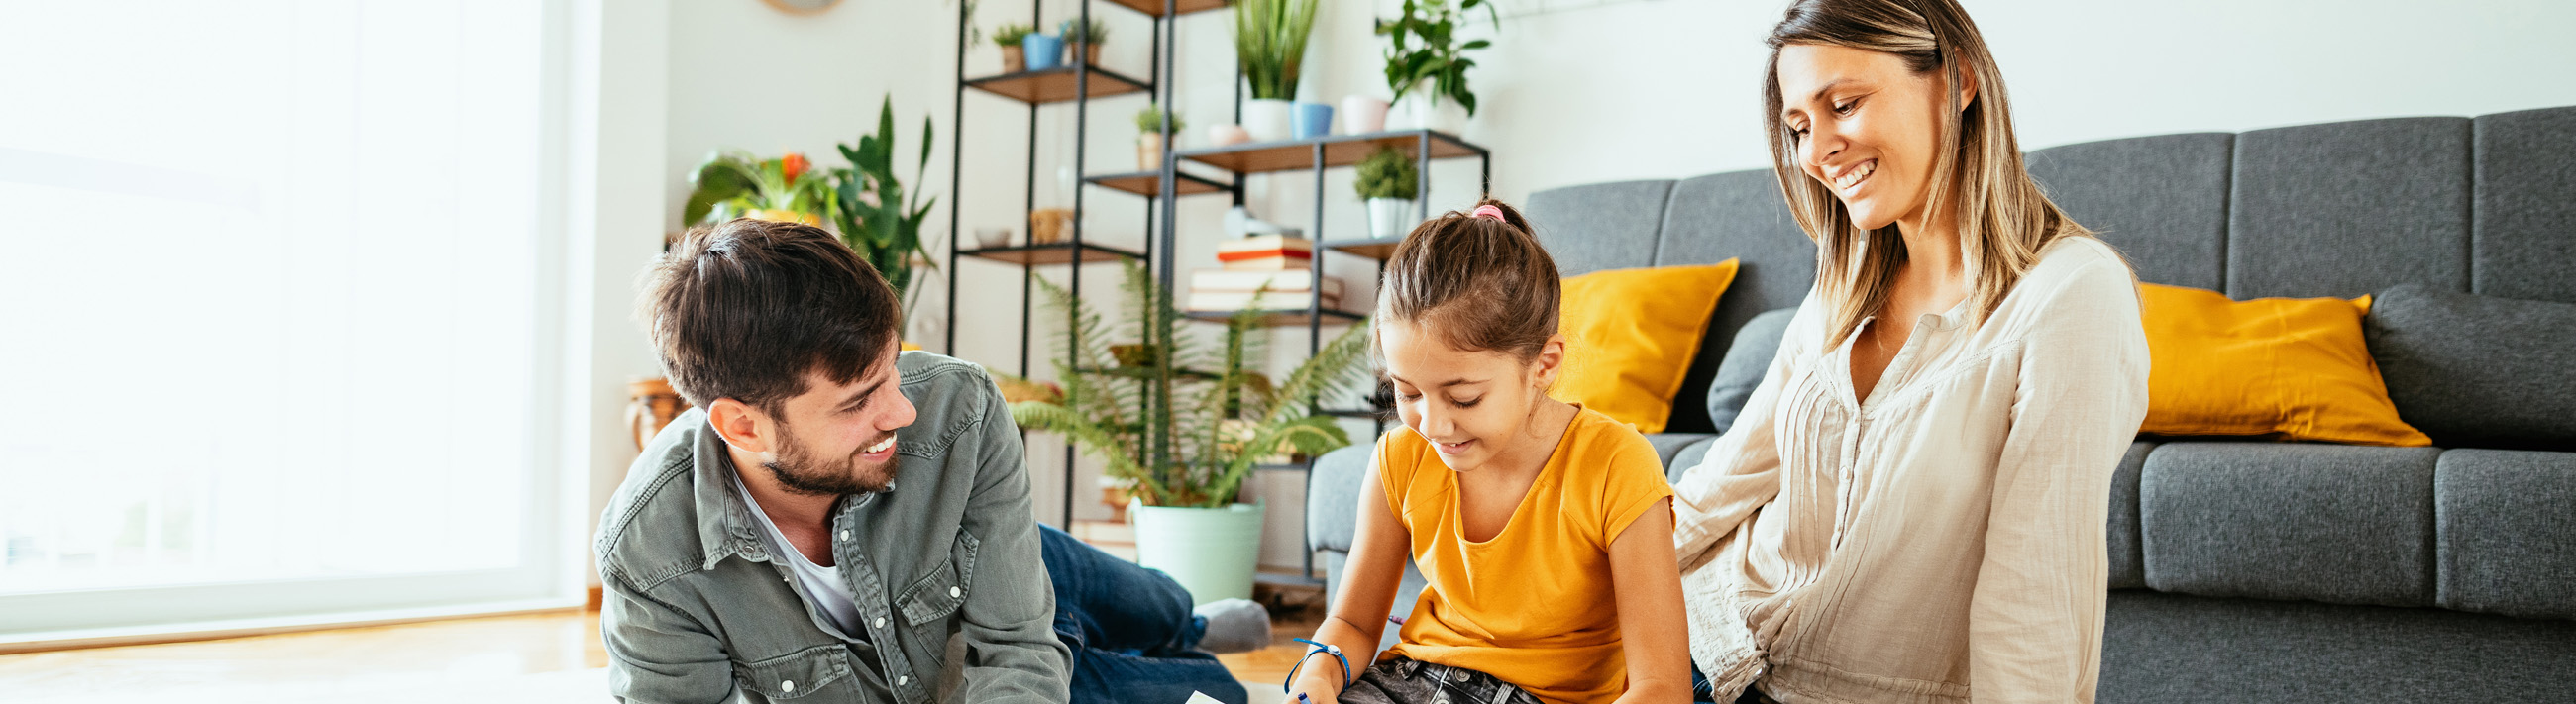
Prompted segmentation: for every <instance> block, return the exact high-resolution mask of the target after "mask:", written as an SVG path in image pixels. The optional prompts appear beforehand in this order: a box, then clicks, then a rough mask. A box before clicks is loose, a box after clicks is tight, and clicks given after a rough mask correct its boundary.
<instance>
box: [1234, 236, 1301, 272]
mask: <svg viewBox="0 0 2576 704" xmlns="http://www.w3.org/2000/svg"><path fill="white" fill-rule="evenodd" d="M1216 261H1217V263H1218V264H1222V265H1224V266H1225V270H1226V271H1304V270H1305V269H1306V267H1308V266H1311V265H1313V264H1314V261H1315V243H1314V242H1312V241H1308V240H1307V239H1306V238H1304V237H1298V236H1295V235H1252V236H1249V237H1242V238H1237V239H1232V240H1227V241H1226V242H1225V243H1223V244H1219V245H1217V246H1216Z"/></svg>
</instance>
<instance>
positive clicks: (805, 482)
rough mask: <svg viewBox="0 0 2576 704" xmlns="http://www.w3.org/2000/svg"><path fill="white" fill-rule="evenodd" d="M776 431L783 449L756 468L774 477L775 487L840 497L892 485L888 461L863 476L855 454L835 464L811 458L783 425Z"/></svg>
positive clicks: (873, 490)
mask: <svg viewBox="0 0 2576 704" xmlns="http://www.w3.org/2000/svg"><path fill="white" fill-rule="evenodd" d="M779 431H780V434H781V437H780V439H781V440H785V441H786V442H784V443H781V444H782V445H784V446H785V447H784V448H783V449H781V450H780V451H779V453H778V454H777V455H776V456H775V457H773V458H771V459H770V460H769V461H767V462H762V463H760V466H761V467H762V468H764V469H768V470H769V475H770V476H773V477H777V478H778V483H779V485H781V486H785V487H787V490H788V491H792V492H796V493H799V494H805V495H808V496H840V495H843V494H871V493H876V492H880V491H885V490H886V489H887V488H888V487H891V486H893V485H894V462H892V461H888V462H886V468H885V471H884V472H883V473H879V474H877V475H876V476H865V475H867V474H869V473H867V472H863V471H861V470H860V469H859V456H858V455H857V454H856V453H852V454H850V455H849V456H846V457H842V458H840V460H839V461H838V462H834V461H831V460H828V459H824V458H819V457H815V456H813V455H811V454H808V453H807V452H806V450H805V443H802V442H797V440H796V435H795V434H794V433H791V432H787V427H786V425H785V424H780V426H779Z"/></svg>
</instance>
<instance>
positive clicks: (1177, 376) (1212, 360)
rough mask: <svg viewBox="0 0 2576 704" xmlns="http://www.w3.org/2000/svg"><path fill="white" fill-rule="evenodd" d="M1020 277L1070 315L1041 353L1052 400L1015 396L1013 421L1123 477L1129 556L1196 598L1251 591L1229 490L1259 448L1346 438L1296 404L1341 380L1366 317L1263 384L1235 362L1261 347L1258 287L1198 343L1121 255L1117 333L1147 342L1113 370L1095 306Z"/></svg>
mask: <svg viewBox="0 0 2576 704" xmlns="http://www.w3.org/2000/svg"><path fill="white" fill-rule="evenodd" d="M1031 281H1032V282H1033V283H1034V284H1035V285H1036V286H1038V287H1039V288H1041V289H1043V290H1044V291H1045V292H1046V297H1047V301H1048V306H1049V307H1050V308H1051V309H1052V310H1054V311H1056V312H1058V313H1063V314H1066V315H1067V319H1068V320H1069V321H1071V326H1072V330H1071V333H1072V334H1071V335H1069V336H1068V338H1069V339H1068V338H1059V341H1058V342H1057V351H1058V355H1059V356H1058V358H1057V359H1056V360H1054V362H1053V363H1054V365H1055V370H1056V375H1057V378H1058V379H1059V380H1061V381H1062V382H1063V388H1064V396H1063V398H1062V400H1059V401H1052V402H1050V401H1022V402H1019V403H1013V404H1011V418H1012V420H1015V421H1017V422H1018V423H1019V424H1020V426H1021V427H1024V428H1030V429H1036V430H1046V431H1050V432H1055V433H1060V434H1063V435H1064V436H1066V437H1067V438H1069V439H1071V440H1072V441H1073V443H1074V444H1075V445H1077V446H1080V447H1081V448H1082V449H1083V450H1084V451H1085V452H1086V453H1088V454H1090V455H1092V456H1095V457H1099V458H1101V459H1102V460H1105V461H1106V462H1108V471H1107V476H1108V477H1109V478H1111V479H1113V480H1119V481H1123V482H1129V483H1131V484H1130V486H1129V488H1128V489H1127V490H1128V491H1129V492H1130V494H1131V495H1132V496H1133V497H1134V501H1135V503H1136V506H1135V507H1134V508H1133V509H1131V510H1130V515H1133V516H1134V517H1135V522H1136V548H1137V553H1138V560H1137V562H1138V563H1139V564H1142V565H1144V566H1146V567H1152V568H1156V569H1160V570H1163V571H1164V572H1166V573H1169V574H1170V575H1171V576H1172V578H1173V579H1174V580H1175V581H1178V582H1180V583H1181V586H1182V587H1183V588H1185V589H1188V590H1189V592H1190V595H1191V596H1192V597H1193V599H1194V600H1195V601H1197V602H1199V603H1206V602H1209V601H1213V600H1217V599H1226V598H1242V597H1246V596H1249V595H1250V594H1251V593H1252V572H1253V567H1254V563H1255V561H1256V556H1257V555H1258V553H1259V548H1260V538H1261V514H1262V509H1261V507H1259V506H1254V505H1248V504H1243V503H1238V502H1237V501H1236V498H1237V495H1238V494H1239V493H1240V492H1241V490H1242V487H1243V482H1244V480H1245V479H1246V478H1247V477H1249V476H1251V474H1252V472H1253V466H1254V465H1255V464H1256V463H1259V462H1261V461H1262V460H1263V459H1264V458H1267V457H1271V456H1274V455H1277V454H1281V453H1282V451H1283V450H1285V451H1289V452H1295V453H1298V454H1303V455H1307V456H1315V455H1320V454H1323V453H1325V452H1329V451H1332V450H1334V449H1336V448H1340V447H1342V446H1345V445H1349V444H1350V436H1349V435H1348V434H1347V433H1345V432H1343V430H1342V428H1341V426H1340V425H1337V424H1335V423H1334V422H1333V419H1332V418H1331V417H1328V416H1321V415H1312V414H1309V413H1308V412H1307V409H1308V407H1309V405H1310V404H1311V403H1313V401H1314V400H1315V399H1316V398H1317V397H1318V396H1320V395H1322V394H1325V393H1332V392H1338V391H1342V390H1346V389H1347V388H1348V387H1350V385H1351V384H1352V382H1353V381H1354V376H1355V375H1354V374H1352V372H1354V371H1356V370H1358V369H1359V368H1360V365H1361V363H1362V362H1363V361H1364V360H1365V359H1366V355H1367V352H1368V339H1369V338H1368V333H1367V331H1368V325H1367V324H1366V323H1365V322H1363V323H1361V324H1359V325H1354V326H1352V328H1351V329H1350V330H1349V331H1348V332H1345V333H1343V334H1342V335H1341V336H1339V337H1336V338H1334V339H1333V340H1332V341H1331V342H1328V343H1326V344H1324V345H1323V346H1322V347H1321V349H1320V350H1319V351H1317V352H1316V353H1315V356H1313V357H1311V358H1308V359H1307V360H1306V362H1305V363H1304V364H1301V365H1299V366H1298V367H1297V369H1296V370H1295V371H1293V372H1290V373H1289V374H1288V376H1287V377H1286V378H1285V379H1284V380H1282V381H1279V382H1277V383H1273V382H1272V381H1271V380H1270V379H1269V378H1268V377H1266V376H1263V375H1261V374H1259V373H1255V372H1252V371H1249V370H1247V369H1245V363H1246V360H1253V359H1262V358H1263V357H1264V356H1263V355H1262V354H1261V353H1260V351H1259V347H1260V344H1259V343H1260V340H1258V339H1256V334H1257V333H1259V332H1260V331H1262V330H1264V329H1265V328H1263V327H1262V326H1261V318H1262V314H1263V312H1262V311H1260V310H1258V307H1259V304H1260V301H1259V300H1257V297H1256V300H1255V301H1253V304H1254V308H1253V309H1246V310H1244V311H1241V312H1238V313H1236V314H1235V315H1234V316H1233V317H1232V318H1230V319H1229V320H1227V321H1226V326H1225V337H1224V343H1223V345H1222V346H1220V347H1217V348H1215V349H1207V348H1204V347H1202V346H1200V345H1199V344H1197V343H1195V342H1194V341H1193V340H1192V339H1191V337H1190V336H1188V335H1183V334H1181V330H1180V329H1179V328H1180V325H1181V321H1182V320H1184V318H1183V317H1182V315H1181V313H1180V311H1178V310H1175V309H1173V308H1172V307H1171V305H1170V303H1169V299H1168V298H1164V297H1163V290H1162V287H1161V286H1159V285H1157V284H1156V283H1155V281H1154V278H1153V275H1152V274H1150V273H1148V272H1147V271H1146V269H1145V268H1144V267H1143V266H1142V265H1139V264H1135V263H1132V262H1131V263H1129V264H1127V266H1126V279H1125V283H1124V285H1123V287H1122V288H1123V289H1124V290H1125V292H1126V299H1127V304H1126V305H1125V317H1126V320H1125V321H1123V322H1122V324H1121V325H1120V326H1119V328H1120V329H1119V332H1120V333H1121V334H1127V335H1135V336H1138V337H1149V338H1151V340H1152V343H1151V344H1148V345H1145V347H1144V352H1145V354H1147V355H1149V356H1150V357H1151V359H1147V360H1141V361H1142V362H1143V363H1142V364H1139V365H1130V366H1123V367H1122V366H1117V365H1115V364H1114V361H1115V360H1114V358H1113V357H1112V355H1111V352H1110V349H1109V348H1110V347H1111V346H1110V345H1109V344H1108V340H1107V338H1106V337H1105V332H1104V330H1103V329H1102V322H1101V316H1100V313H1099V312H1098V311H1097V310H1095V309H1093V308H1091V307H1090V305H1089V304H1088V303H1087V302H1081V301H1076V300H1074V298H1073V296H1072V295H1071V294H1070V293H1068V292H1066V291H1065V290H1064V289H1063V288H1062V287H1058V286H1055V285H1053V284H1052V283H1049V282H1047V281H1046V280H1044V279H1037V278H1032V279H1031ZM1131 349H1132V348H1131Z"/></svg>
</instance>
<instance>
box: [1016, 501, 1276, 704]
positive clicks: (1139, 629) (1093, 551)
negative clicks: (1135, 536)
mask: <svg viewBox="0 0 2576 704" xmlns="http://www.w3.org/2000/svg"><path fill="white" fill-rule="evenodd" d="M1038 543H1039V548H1040V550H1039V554H1040V555H1042V556H1044V557H1045V559H1046V569H1047V579H1049V580H1050V581H1052V582H1054V586H1055V635H1056V637H1057V638H1060V639H1063V640H1064V645H1065V647H1067V648H1070V649H1072V650H1073V704H1095V703H1097V704H1109V703H1112V702H1144V703H1147V704H1181V702H1184V701H1188V700H1189V698H1190V692H1193V691H1197V692H1205V693H1207V695H1208V696H1211V697H1215V698H1217V699H1218V700H1219V701H1223V702H1226V703H1227V704H1245V703H1246V702H1248V701H1249V700H1250V699H1251V694H1250V693H1248V692H1245V691H1244V690H1243V685H1242V683H1240V682H1238V681H1236V680H1235V679H1234V673H1232V672H1229V671H1227V670H1226V669H1225V665H1224V664H1223V663H1219V662H1217V660H1216V656H1214V655H1210V654H1208V653H1207V652H1206V651H1202V650H1197V649H1196V648H1197V646H1198V643H1199V636H1200V635H1202V634H1205V633H1206V632H1207V619H1206V618H1204V617H1201V616H1199V615H1197V614H1193V613H1190V593H1189V592H1188V591H1185V590H1183V589H1181V585H1180V583H1178V582H1174V581H1172V578H1171V577H1168V576H1164V574H1163V573H1162V572H1158V571H1155V570H1149V569H1145V568H1143V567H1138V566H1136V563H1133V562H1128V561H1126V560H1121V559H1118V558H1117V557H1114V556H1111V555H1110V554H1109V553H1105V552H1101V551H1100V549H1098V548H1094V547H1091V546H1089V545H1084V544H1083V543H1082V541H1080V540H1075V539H1074V537H1073V536H1071V535H1067V534H1065V532H1064V531H1061V530H1057V529H1055V528H1054V527H1053V526H1046V525H1040V526H1038Z"/></svg>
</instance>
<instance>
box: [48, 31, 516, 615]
mask: <svg viewBox="0 0 2576 704" xmlns="http://www.w3.org/2000/svg"><path fill="white" fill-rule="evenodd" d="M545 7H546V5H545V4H544V3H540V2H535V1H532V0H530V1H507V0H491V1H474V0H403V1H385V2H322V1H314V2H293V1H286V0H269V1H241V0H233V1H227V2H193V1H170V2H150V1H143V2H136V1H125V2H60V1H35V0H27V1H19V0H0V541H5V542H0V633H6V632H9V631H11V630H13V627H16V628H19V629H23V628H30V627H36V626H37V625H42V626H44V627H58V626H62V625H65V624H83V623H93V622H95V623H108V622H114V621H115V620H116V619H113V618H109V619H104V620H100V619H92V620H89V621H84V620H81V619H78V618H73V619H70V620H64V619H61V618H38V617H37V615H36V614H32V613H29V612H28V610H27V609H26V608H23V606H24V604H21V606H22V608H11V604H12V602H11V601H10V600H11V599H13V598H17V596H16V595H31V594H65V593H80V592H97V591H101V590H111V591H112V590H120V589H135V588H171V587H186V586H191V585H199V586H210V585H228V586H226V587H225V589H226V590H227V591H224V592H223V593H225V594H232V595H241V594H250V595H258V594H263V593H265V594H289V593H292V592H291V590H289V591H278V590H267V591H262V590H258V589H247V590H245V589H242V588H241V587H242V586H243V585H246V584H252V585H255V584H260V583H271V584H282V583H292V582H297V581H312V580H325V579H352V578H381V577H400V576H405V575H435V574H448V575H454V574H468V573H508V572H513V571H518V572H524V571H526V570H528V569H531V568H532V566H531V565H528V564H527V562H528V560H529V558H530V555H529V554H528V553H529V552H530V546H531V545H540V544H542V543H541V542H539V541H542V540H545V539H546V538H545V536H544V533H545V531H548V530H552V528H551V527H550V526H548V525H546V522H545V521H543V520H540V518H539V517H540V516H542V515H543V514H542V513H540V512H539V511H538V510H537V507H536V506H534V505H533V504H534V502H535V501H536V496H538V495H540V494H541V493H542V486H543V484H542V482H543V481H544V480H543V479H542V478H541V476H540V474H541V473H540V472H539V468H540V466H541V465H542V464H544V463H543V462H541V461H540V458H539V455H538V450H537V447H538V443H537V442H536V438H535V423H536V422H537V420H538V416H539V413H540V402H541V401H542V399H541V395H540V393H539V392H538V389H539V384H540V381H542V380H544V379H546V378H549V376H550V375H551V372H549V371H547V370H549V369H550V368H551V367H549V366H548V364H547V360H546V359H544V358H543V354H544V352H545V350H547V349H549V346H548V345H547V344H546V342H545V340H546V339H548V338H547V337H546V336H545V335H544V334H542V332H543V331H541V330H540V329H539V325H540V322H541V320H543V316H541V315H540V314H539V311H540V310H542V309H543V306H544V303H545V302H544V301H541V300H540V297H541V295H542V292H543V291H545V290H546V288H545V287H543V286H541V285H540V284H541V283H543V281H541V276H546V275H548V274H546V273H545V272H546V271H547V269H546V268H545V267H543V266H540V263H541V262H542V261H543V252H544V247H543V246H542V245H543V244H544V238H543V237H541V232H542V231H543V228H542V227H541V222H540V209H539V203H540V191H541V189H540V185H541V183H542V182H543V180H544V174H545V173H546V169H545V168H544V166H543V165H544V164H545V163H546V162H545V150H544V146H543V145H544V144H545V143H546V141H547V131H546V130H545V129H543V127H544V126H545V124H546V121H545V115H544V112H545V106H544V101H543V100H542V99H541V98H542V96H541V90H540V87H541V84H542V82H541V76H542V75H543V73H544V67H545V65H546V61H545V60H544V57H545V51H544V50H545V48H546V47H545V43H546V37H547V31H546V28H547V26H548V25H547V22H546V17H545V15H546V10H545ZM496 571H497V572H496ZM437 591H438V590H429V591H428V592H425V593H424V596H423V598H434V597H435V596H436V592H437ZM155 593H156V594H165V595H166V594H168V593H169V592H155ZM226 598H251V599H253V600H256V598H257V597H256V596H252V597H226ZM89 603H94V604H95V603H101V602H89ZM376 605H379V606H381V605H383V604H381V603H378V604H376ZM293 608H294V607H293V605H291V604H288V605H268V606H265V607H261V608H255V609H250V610H248V611H241V610H239V609H236V610H234V611H223V610H220V609H218V610H215V611H211V612H209V613H210V614H212V615H225V614H234V615H238V613H269V612H276V611H278V610H280V609H285V610H290V611H291V610H292V609H293Z"/></svg>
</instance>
